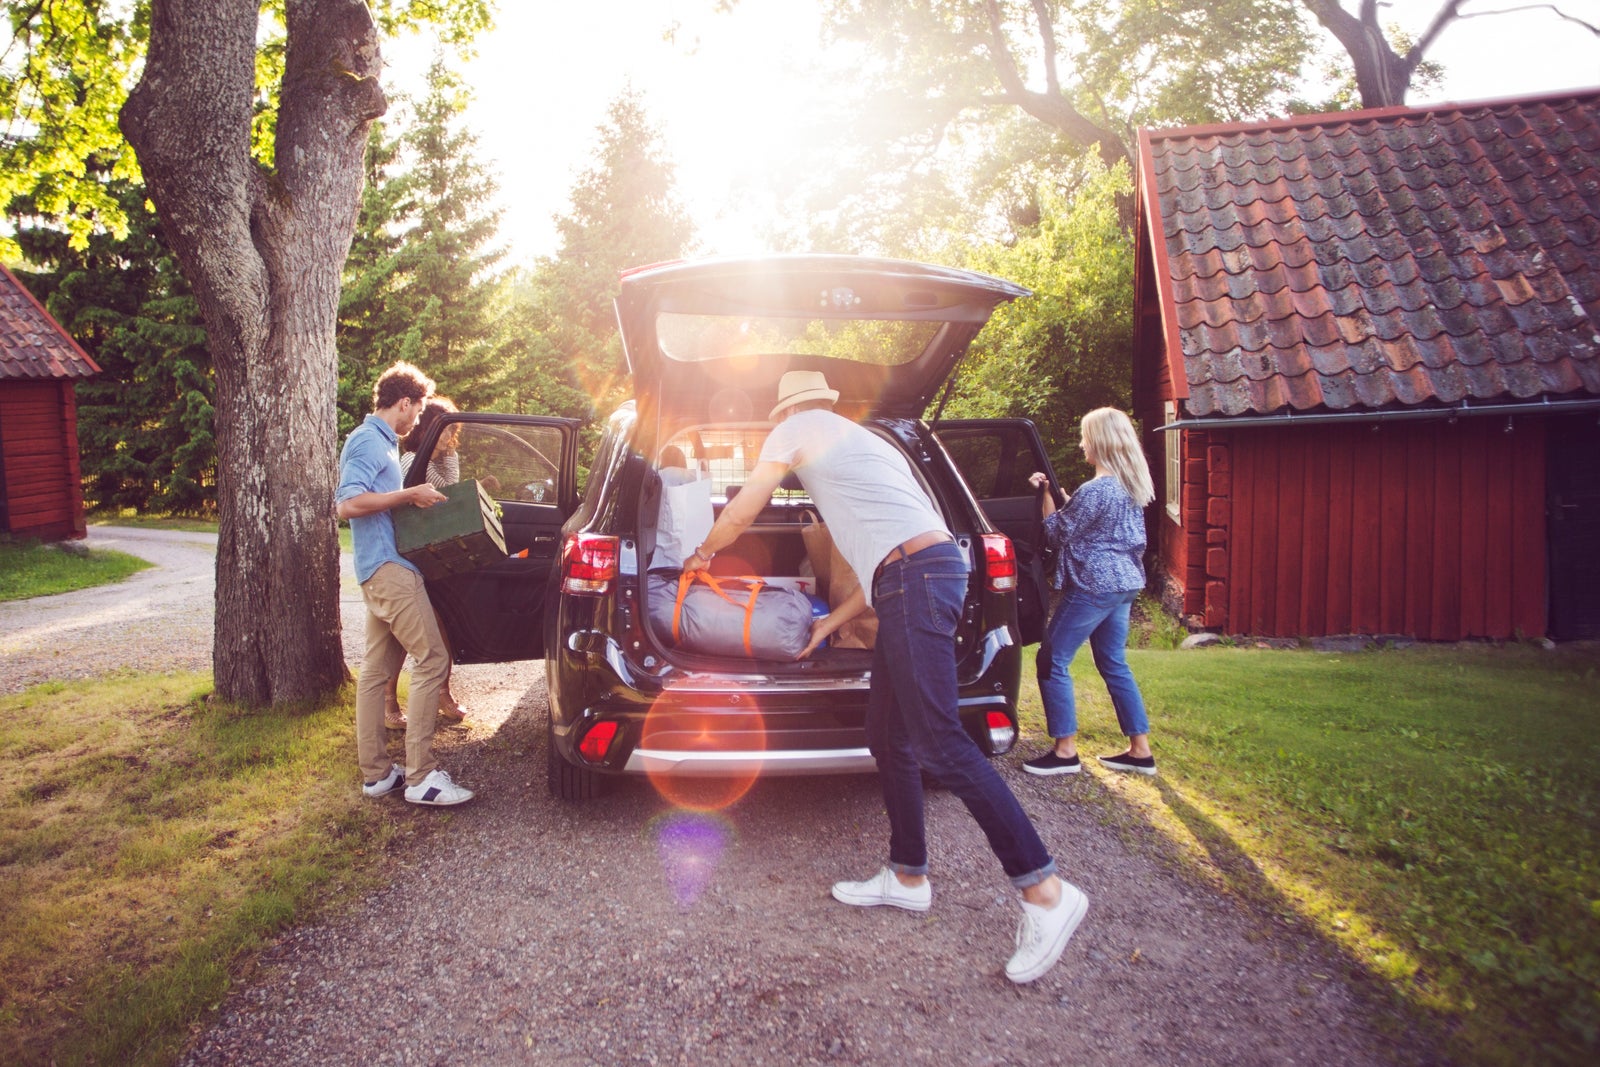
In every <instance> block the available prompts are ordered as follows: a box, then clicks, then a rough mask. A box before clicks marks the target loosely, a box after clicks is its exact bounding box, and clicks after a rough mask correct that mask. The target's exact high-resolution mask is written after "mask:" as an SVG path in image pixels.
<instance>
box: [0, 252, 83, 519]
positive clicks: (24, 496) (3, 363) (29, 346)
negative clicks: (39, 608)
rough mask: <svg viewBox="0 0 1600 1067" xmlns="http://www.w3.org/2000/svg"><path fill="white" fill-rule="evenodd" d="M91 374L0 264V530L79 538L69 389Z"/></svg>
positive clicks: (78, 482) (79, 352)
mask: <svg viewBox="0 0 1600 1067" xmlns="http://www.w3.org/2000/svg"><path fill="white" fill-rule="evenodd" d="M98 373H100V368H99V367H97V366H95V363H94V360H92V359H90V358H89V356H88V355H87V354H86V353H85V352H84V351H83V349H81V348H79V347H78V344H77V342H76V341H74V340H73V339H72V338H71V337H70V336H68V334H67V332H66V331H65V330H63V329H62V328H61V325H60V323H58V322H56V320H55V319H53V318H51V317H50V313H49V312H47V311H45V309H44V307H43V305H41V304H40V303H39V301H37V300H35V299H34V298H33V294H32V293H29V292H28V290H27V289H25V288H24V287H23V285H22V283H21V282H19V281H17V279H16V277H15V276H14V275H13V274H12V273H11V272H10V271H9V270H6V269H5V267H3V266H0V532H3V533H9V534H13V535H15V536H18V537H36V538H40V539H41V540H47V541H60V540H65V539H67V538H73V537H82V536H83V535H84V532H85V531H84V522H83V482H82V479H81V478H80V476H79V471H78V409H77V400H76V398H75V396H74V394H73V385H74V383H75V382H77V381H78V379H80V378H87V377H89V376H90V375H91V374H98Z"/></svg>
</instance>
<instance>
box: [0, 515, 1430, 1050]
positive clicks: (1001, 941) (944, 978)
mask: <svg viewBox="0 0 1600 1067" xmlns="http://www.w3.org/2000/svg"><path fill="white" fill-rule="evenodd" d="M138 533H139V534H140V537H139V538H138V539H135V538H134V537H131V536H125V535H124V533H123V532H121V531H102V530H98V529H97V531H96V533H95V536H94V541H93V543H95V544H97V545H99V544H111V543H112V542H113V541H119V543H116V545H115V547H118V548H121V549H122V550H123V551H128V552H133V553H135V554H138V555H145V556H146V558H151V559H156V557H157V556H158V555H159V556H162V557H163V558H162V559H156V561H157V562H158V563H161V564H162V566H161V567H158V568H156V569H155V570H154V571H152V572H146V573H145V574H143V575H140V576H139V577H136V578H134V579H131V580H130V581H129V582H126V583H123V585H122V586H118V587H114V588H116V589H119V590H122V591H123V592H124V593H126V592H128V591H130V590H132V589H134V588H135V587H136V586H137V587H138V588H139V589H140V590H141V592H140V593H139V594H138V595H137V596H134V597H132V598H126V597H119V596H118V595H117V594H114V593H109V592H104V591H88V592H91V593H99V594H100V596H99V597H98V598H97V597H91V596H89V595H87V593H75V594H69V595H67V596H63V597H60V598H52V599H50V600H48V601H46V600H39V601H30V602H27V603H26V604H24V605H21V606H20V607H19V606H18V605H16V604H12V605H0V643H3V644H0V647H3V648H4V650H5V667H4V672H3V674H0V688H4V689H7V690H10V689H14V688H17V687H19V686H20V685H21V684H29V680H38V676H39V674H40V672H44V673H45V675H46V676H54V677H61V676H68V675H74V676H75V675H76V674H78V673H80V672H81V670H82V669H85V668H87V669H89V670H104V669H113V668H115V667H117V666H119V665H121V664H118V663H116V662H114V661H113V659H114V658H113V657H109V656H108V657H106V658H104V659H99V660H96V661H95V662H94V663H92V664H85V663H83V662H81V659H80V657H79V655H78V654H77V652H76V651H74V650H73V649H71V648H69V647H67V646H68V643H69V642H75V641H78V640H83V641H90V642H97V643H100V644H111V643H115V644H116V645H118V646H119V647H129V646H138V647H139V649H140V652H139V655H138V656H137V662H139V663H141V664H149V663H154V664H157V665H158V666H166V665H170V666H174V667H176V666H186V667H193V666H196V665H198V666H199V667H200V668H201V669H204V668H205V667H206V666H208V665H209V652H208V651H206V650H207V649H208V648H209V643H210V623H209V614H210V603H209V600H203V603H204V612H203V613H204V615H205V616H206V618H205V619H204V620H201V619H198V618H195V617H194V616H195V615H196V613H197V612H199V606H200V604H201V603H202V601H197V600H195V599H194V597H195V596H196V595H197V593H198V588H199V586H201V585H204V586H205V588H206V590H207V592H206V594H205V596H206V597H208V596H209V588H210V577H209V575H210V570H209V566H210V563H209V560H208V561H207V563H206V567H207V569H206V571H205V576H204V579H203V581H202V579H201V577H199V576H197V575H195V574H193V573H191V574H190V576H189V577H188V578H183V577H181V575H180V573H178V572H181V571H183V570H184V568H185V567H188V568H191V569H192V568H193V567H194V566H196V564H197V562H198V560H199V558H200V557H204V556H206V555H207V553H206V550H205V549H204V547H203V546H196V545H194V544H192V543H191V542H188V541H182V542H180V543H178V544H174V543H172V541H171V540H170V537H171V535H169V536H168V537H167V538H159V539H154V541H153V543H147V539H145V538H144V537H143V535H144V533H145V532H144V531H139V532H138ZM147 553H148V555H147ZM168 560H174V561H177V562H167V561H168ZM184 560H187V561H188V562H187V563H184V562H182V561H184ZM166 570H170V571H171V572H172V573H168V574H167V575H166V576H165V579H163V577H162V575H161V572H162V571H166ZM121 600H126V601H127V603H126V604H125V611H124V615H123V618H122V619H121V621H119V620H118V618H117V611H116V610H115V605H116V604H117V603H118V602H119V601H121ZM58 601H60V602H67V601H72V602H73V604H71V605H67V606H61V605H60V604H58V603H57V602H58ZM167 612H178V614H177V615H170V614H167ZM344 612H345V624H346V625H345V633H346V648H347V655H349V656H350V658H351V662H352V664H354V661H355V658H356V657H357V656H359V654H360V649H359V648H354V649H352V648H351V637H352V628H353V629H354V633H355V634H359V629H360V621H361V613H360V604H359V592H357V591H355V590H354V587H353V582H351V581H347V582H346V583H345V604H344ZM185 616H187V618H185ZM30 619H31V620H33V621H31V622H27V621H19V620H30ZM157 619H160V620H161V625H159V626H158V625H155V622H156V620H157ZM175 623H179V624H181V625H174V624H175ZM124 630H125V631H126V636H119V635H122V634H123V633H124ZM108 638H110V639H112V640H111V641H108V640H107V639H108ZM46 639H48V640H49V641H50V642H51V646H52V647H54V648H56V649H58V650H60V652H61V654H60V655H58V656H54V657H51V656H47V655H45V654H44V653H42V652H41V651H40V649H41V647H42V645H41V644H40V642H42V641H45V640H46ZM191 645H194V646H197V647H190V646H191ZM158 646H159V647H158ZM13 649H20V650H21V657H20V659H19V662H20V663H22V664H23V665H24V666H23V669H22V670H21V671H14V670H13V669H12V663H11V661H12V657H13V654H14V653H13ZM52 661H53V662H54V663H55V664H56V668H55V672H54V673H51V671H52V668H51V666H50V663H51V662H52ZM134 661H135V660H134V658H129V659H128V660H127V661H126V663H127V664H128V665H131V664H132V663H133V662H134ZM65 663H71V664H72V667H71V668H70V670H66V669H61V667H60V665H61V664H65ZM456 689H457V691H458V693H459V694H460V695H461V696H462V698H463V699H464V700H466V701H467V702H468V703H469V705H470V706H471V707H472V711H473V715H472V718H471V720H469V721H470V723H471V726H470V728H469V729H454V730H445V731H441V735H440V736H441V743H442V747H443V751H442V753H441V757H442V761H443V763H444V765H445V766H446V767H447V768H449V770H450V771H451V772H452V774H454V775H455V776H456V777H457V778H458V779H459V780H461V781H462V782H463V783H465V784H466V785H468V786H470V787H472V788H473V789H476V790H478V797H477V799H476V800H474V801H473V802H472V803H471V804H468V805H465V806H463V807H460V808H455V809H451V810H449V811H438V810H424V809H418V808H413V807H409V806H408V805H406V804H404V803H403V802H401V801H399V800H397V799H395V798H393V797H390V798H384V799H382V800H378V801H373V803H380V804H386V805H389V806H390V807H391V809H392V812H393V816H394V817H395V818H396V819H398V820H403V821H406V822H408V823H409V824H411V825H413V826H415V827H416V828H417V829H418V830H419V833H417V834H416V835H415V836H414V837H412V838H411V839H410V840H411V843H410V844H408V845H406V846H405V847H404V848H402V849H401V851H400V853H399V854H398V858H397V859H395V860H394V861H393V869H392V883H391V885H390V886H389V887H388V888H387V889H385V890H383V891H381V892H379V893H377V894H375V895H373V896H372V897H370V898H369V899H367V900H366V901H364V902H362V903H361V904H359V905H357V906H356V907H355V908H354V909H352V910H351V911H349V912H346V913H344V914H341V915H339V916H336V917H332V918H329V919H327V920H324V921H320V922H317V923H314V924H309V925H305V926H302V927H299V928H297V929H295V930H292V931H289V932H288V933H286V934H285V935H284V936H283V937H282V938H281V939H280V940H279V941H278V942H277V943H276V944H274V945H273V946H271V947H270V948H269V949H268V950H267V951H266V953H265V954H264V955H263V956H262V958H261V959H260V961H259V963H258V964H257V965H255V966H254V967H253V968H252V969H251V970H250V972H249V973H248V974H246V975H244V976H243V977H242V978H241V979H240V981H239V982H238V983H237V985H236V987H235V991H234V992H233V993H232V994H231V995H230V996H229V997H228V998H227V999H226V1000H225V1001H224V1003H223V1004H222V1005H221V1007H220V1010H219V1012H218V1014H217V1016H216V1017H215V1018H214V1019H213V1020H211V1022H210V1025H209V1026H208V1027H207V1028H206V1029H204V1030H203V1031H202V1032H199V1033H197V1034H196V1036H195V1039H194V1041H193V1042H192V1044H191V1047H190V1050H189V1052H188V1053H187V1054H186V1055H185V1056H184V1058H183V1060H182V1062H183V1063H184V1064H189V1065H212V1064H216V1065H254V1064H260V1065H279V1064H317V1065H335V1064H350V1065H360V1067H377V1065H383V1064H429V1065H431V1064H448V1063H466V1064H478V1063H482V1064H611V1063H641V1064H660V1063H673V1064H700V1063H710V1064H735V1063H737V1064H758V1063H770V1064H791V1063H862V1064H880V1063H898V1062H913V1063H938V1064H1031V1063H1107V1062H1111V1061H1117V1062H1119V1063H1130V1064H1177V1063H1194V1064H1263V1065H1266V1064H1292V1063H1304V1064H1324V1063H1352V1064H1383V1063H1406V1064H1418V1063H1432V1062H1440V1061H1439V1059H1438V1057H1437V1056H1436V1054H1434V1053H1433V1052H1432V1051H1431V1050H1430V1049H1428V1048H1426V1047H1419V1046H1418V1045H1417V1044H1416V1040H1417V1039H1416V1038H1415V1037H1414V1036H1411V1035H1409V1034H1407V1033H1404V1032H1397V1031H1394V1030H1393V1024H1392V1022H1390V1023H1386V1022H1385V1018H1384V1015H1383V1009H1382V1008H1381V1007H1380V1003H1381V1002H1380V1000H1379V999H1378V998H1377V997H1376V996H1375V995H1373V994H1371V993H1369V992H1366V991H1364V989H1363V986H1362V985H1361V983H1360V980H1359V979H1358V978H1357V977H1356V971H1355V968H1354V967H1352V966H1351V965H1350V964H1348V963H1347V962H1346V961H1344V960H1343V959H1342V958H1341V957H1340V956H1339V955H1338V953H1337V951H1336V950H1335V949H1334V948H1332V947H1331V946H1329V945H1328V944H1326V943H1324V942H1322V941H1320V940H1318V939H1316V938H1315V937H1314V936H1313V935H1311V934H1309V933H1308V932H1306V931H1305V930H1303V929H1301V928H1299V927H1294V926H1286V925H1284V924H1283V923H1282V922H1281V921H1280V920H1279V919H1278V918H1277V917H1276V916H1273V915H1264V914H1262V913H1261V912H1259V911H1258V910H1256V909H1255V908H1254V907H1251V906H1249V905H1246V904H1244V903H1242V902H1240V901H1238V900H1236V899H1234V898H1232V897H1230V896H1226V895H1222V894H1219V893H1218V892H1216V891H1215V890H1213V889H1211V888H1209V887H1208V886H1207V885H1205V884H1203V883H1201V882H1199V881H1197V880H1195V879H1193V878H1191V877H1189V876H1187V875H1185V874H1183V873H1182V872H1181V871H1179V870H1178V868H1177V867H1176V866H1175V865H1174V864H1173V863H1172V862H1171V861H1170V860H1169V859H1167V858H1165V857H1166V856H1167V853H1166V851H1165V849H1164V847H1163V845H1162V844H1161V838H1160V837H1159V835H1158V834H1157V833H1156V832H1155V831H1154V830H1152V829H1151V828H1149V827H1148V826H1146V825H1145V824H1144V823H1143V822H1142V821H1141V820H1140V819H1139V817H1138V816H1137V815H1136V814H1135V813H1134V811H1133V809H1132V808H1131V807H1129V806H1127V805H1124V804H1123V803H1121V802H1120V801H1119V800H1117V798H1116V792H1117V790H1119V789H1125V788H1145V787H1147V786H1148V787H1152V788H1157V789H1161V790H1163V791H1164V792H1167V794H1168V799H1169V801H1170V802H1171V803H1172V806H1173V808H1174V810H1175V811H1176V812H1177V814H1179V816H1180V817H1188V818H1194V817H1195V816H1193V814H1192V812H1190V810H1189V809H1188V808H1187V805H1185V804H1183V802H1182V798H1181V796H1180V795H1178V794H1176V793H1174V792H1168V790H1169V789H1170V787H1168V786H1167V785H1165V784H1164V782H1163V780H1162V779H1160V778H1157V779H1155V780H1154V785H1153V786H1149V784H1148V783H1146V782H1144V781H1143V780H1141V781H1139V782H1127V781H1123V780H1117V781H1114V782H1113V781H1108V780H1107V779H1106V778H1105V777H1103V776H1102V775H1101V774H1100V773H1098V772H1093V773H1090V774H1085V775H1082V776H1080V777H1078V778H1077V779H1076V780H1073V779H1060V778H1057V779H1050V780H1048V781H1040V780H1037V779H1031V778H1028V777H1027V776H1025V775H1023V774H1022V773H1020V768H1019V766H1018V761H1017V758H1016V757H1014V756H1013V757H1009V758H1007V759H1004V760H1002V761H1000V764H999V766H1000V767H1001V770H1002V773H1003V774H1005V776H1006V778H1007V780H1008V781H1009V782H1010V783H1011V785H1012V787H1013V789H1014V790H1015V791H1016V793H1017V795H1018V797H1019V798H1020V799H1021V800H1022V802H1023V804H1024V806H1025V807H1027V808H1028V810H1029V812H1030V814H1031V815H1032V816H1033V818H1034V819H1035V821H1036V822H1037V824H1038V826H1039V828H1040V830H1041V833H1042V834H1043V836H1044V837H1045V840H1046V841H1047V843H1049V844H1051V846H1052V847H1053V849H1054V851H1055V853H1056V856H1057V859H1058V861H1059V862H1060V863H1061V865H1062V867H1063V872H1064V873H1065V874H1066V875H1067V877H1069V878H1070V879H1071V880H1072V881H1074V882H1076V883H1077V884H1078V885H1080V886H1081V887H1083V888H1084V889H1085V890H1086V891H1087V893H1088V894H1089V901H1090V907H1089V914H1088V917H1087V919H1085V920H1084V923H1083V926H1082V927H1080V929H1079V931H1078V934H1077V935H1076V937H1074V939H1073V941H1072V943H1071V944H1070V945H1069V946H1068V949H1067V952H1066V954H1065V956H1063V958H1062V962H1061V963H1060V964H1059V965H1058V966H1057V967H1056V968H1055V969H1054V970H1053V971H1051V972H1050V973H1049V974H1048V975H1046V976H1045V977H1044V978H1043V979H1041V980H1040V981H1038V982H1036V983H1034V984H1033V985H1031V986H1026V987H1016V986H1013V985H1011V984H1010V983H1009V982H1008V981H1006V979H1005V977H1004V975H1003V973H1002V970H1001V969H1002V966H1003V965H1004V962H1005V959H1006V957H1007V956H1008V955H1009V954H1010V951H1011V948H1012V935H1013V931H1014V929H1015V925H1016V919H1017V917H1018V914H1019V911H1018V908H1017V906H1016V904H1015V903H1014V899H1015V897H1014V894H1013V893H1012V892H1011V890H1010V888H1009V886H1008V884H1007V883H1006V881H1005V878H1004V876H1003V875H1002V873H1001V871H1000V869H999V866H998V864H997V863H996V862H995V861H994V859H993V857H992V855H991V854H990V853H989V850H988V847H987V845H986V844H985V842H984V840H983V838H982V835H981V834H980V833H979V831H978V829H977V827H976V825H975V824H974V823H973V822H972V820H971V819H970V818H969V817H968V816H967V815H966V813H965V811H964V810H963V809H962V808H961V805H960V803H959V801H957V800H956V799H955V798H954V797H953V796H951V795H949V794H948V793H943V792H935V793H933V794H932V795H930V797H929V805H928V824H929V838H930V845H931V850H932V853H933V857H934V859H933V871H932V878H933V881H934V900H933V908H932V910H931V911H930V912H928V913H927V914H926V915H917V914H913V913H908V912H901V911H896V910H892V909H882V908H879V909H853V908H848V907H845V906H844V905H840V904H837V903H835V902H833V901H832V900H831V899H830V898H829V897H828V893H827V889H828V886H829V884H831V883H832V882H833V881H834V880H836V879H838V878H841V877H852V878H857V877H865V876H866V875H868V874H870V873H872V871H874V870H875V869H877V867H878V866H879V865H880V863H881V862H882V858H883V855H884V852H885V848H886V834H885V825H884V819H883V814H882V805H881V801H880V798H879V794H878V790H877V785H876V781H875V780H874V779H873V778H871V777H867V776H853V777H838V778H822V779H817V778H812V779H775V780H769V781H764V782H758V783H757V784H756V785H755V786H754V788H752V789H751V790H750V791H749V793H747V794H746V795H745V796H743V797H742V798H741V799H739V800H738V801H737V802H735V803H733V804H731V805H728V806H725V807H723V808H721V809H720V810H715V811H689V810H685V809H682V808H677V807H674V806H673V805H672V804H669V803H668V802H667V801H665V800H664V799H662V797H661V796H660V795H659V794H658V793H657V792H656V791H655V790H654V789H653V788H652V787H651V786H650V785H649V783H648V782H628V783H625V784H624V785H622V786H621V787H620V788H619V789H618V790H617V791H616V792H615V793H614V794H613V795H612V796H610V797H607V798H605V799H602V800H599V801H595V802H591V803H588V804H583V805H573V804H565V803H560V802H557V801H555V800H553V799H552V798H551V797H550V796H549V795H548V794H547V793H546V791H545V787H544V751H543V749H544V713H545V712H544V708H545V698H544V677H543V670H542V667H540V666H539V665H536V664H518V665H513V666H511V667H509V668H507V667H493V666H474V667H463V668H459V669H458V673H457V684H456ZM1157 728H1158V729H1159V723H1158V724H1157ZM1158 743H1159V737H1158ZM351 762H352V771H351V773H352V778H351V786H352V788H354V784H355V779H354V773H355V772H354V766H353V765H354V753H352V754H351ZM1218 859H1219V862H1226V863H1230V864H1237V863H1238V862H1240V861H1239V860H1238V859H1237V858H1229V857H1218ZM1245 862H1247V861H1245ZM1235 869H1236V870H1237V867H1236V868H1235ZM1281 910H1282V911H1285V912H1287V911H1289V910H1290V909H1289V908H1288V907H1287V906H1285V907H1284V908H1283V909H1281ZM1385 1026H1388V1027H1389V1031H1388V1032H1385V1031H1384V1027H1385Z"/></svg>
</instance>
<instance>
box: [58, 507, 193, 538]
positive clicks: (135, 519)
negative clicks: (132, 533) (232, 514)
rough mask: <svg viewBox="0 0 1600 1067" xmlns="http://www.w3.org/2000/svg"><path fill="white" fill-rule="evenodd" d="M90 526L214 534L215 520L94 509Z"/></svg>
mask: <svg viewBox="0 0 1600 1067" xmlns="http://www.w3.org/2000/svg"><path fill="white" fill-rule="evenodd" d="M87 519H88V523H89V525H90V526H140V527H144V528H145V529H150V530H184V531H188V532H189V533H216V532H217V520H216V519H203V518H196V517H195V516H193V515H141V514H139V513H138V512H137V511H134V510H133V509H132V508H123V509H121V510H116V511H114V510H111V509H109V508H96V509H95V510H93V511H91V512H89V514H88V516H87Z"/></svg>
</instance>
